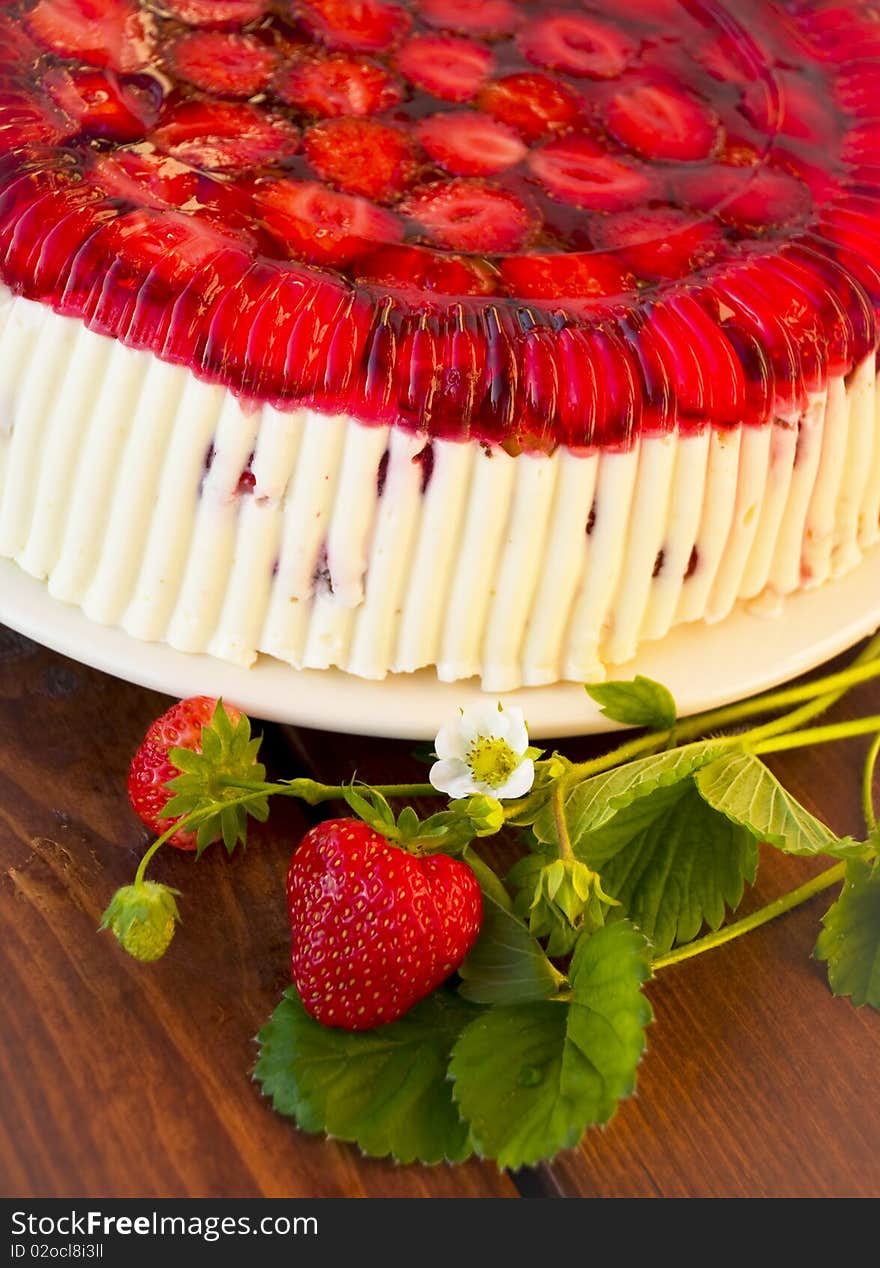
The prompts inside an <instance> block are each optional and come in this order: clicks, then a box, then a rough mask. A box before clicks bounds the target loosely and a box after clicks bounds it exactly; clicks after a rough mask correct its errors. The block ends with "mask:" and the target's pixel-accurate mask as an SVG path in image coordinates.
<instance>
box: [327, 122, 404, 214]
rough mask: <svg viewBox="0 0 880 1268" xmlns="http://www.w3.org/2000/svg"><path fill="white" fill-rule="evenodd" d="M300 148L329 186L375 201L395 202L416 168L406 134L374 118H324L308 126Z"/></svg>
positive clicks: (400, 129)
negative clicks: (320, 121) (312, 125)
mask: <svg viewBox="0 0 880 1268" xmlns="http://www.w3.org/2000/svg"><path fill="white" fill-rule="evenodd" d="M303 148H304V150H305V155H306V158H307V159H308V160H309V162H310V163H311V165H312V167H313V168H314V169H315V171H316V172H317V173H318V175H319V176H321V177H323V179H324V180H325V181H327V183H328V184H330V185H334V186H335V187H336V188H337V189H341V190H343V191H344V192H345V193H347V194H361V195H362V196H363V197H364V198H372V199H375V201H376V202H383V203H386V202H394V201H395V199H397V198H399V197H400V195H401V194H402V193H403V192H404V190H405V189H406V187H407V186H408V185H410V184H411V183H412V181H413V179H414V178H415V175H416V172H417V169H418V163H417V159H416V153H415V147H414V145H413V143H412V140H411V139H410V137H409V136H408V134H407V133H406V132H404V131H403V129H402V128H396V127H393V126H392V125H390V124H387V123H379V122H378V120H376V119H326V120H325V121H324V122H323V123H317V124H315V126H314V127H313V128H309V130H308V132H307V133H306V135H305V142H304V146H303Z"/></svg>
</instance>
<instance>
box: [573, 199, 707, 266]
mask: <svg viewBox="0 0 880 1268" xmlns="http://www.w3.org/2000/svg"><path fill="white" fill-rule="evenodd" d="M590 232H591V237H592V239H593V241H594V242H595V244H596V246H597V247H600V248H601V249H602V250H603V251H620V252H621V253H622V259H623V260H624V261H625V262H626V263H627V264H628V265H629V267H630V268H631V269H633V270H634V271H635V272H636V273H637V274H638V275H639V277H646V278H675V277H686V276H687V275H688V274H689V273H690V272H691V271H692V270H693V269H695V268H699V267H700V265H701V264H704V263H706V262H707V261H708V260H709V259H711V258H712V256H713V255H714V254H715V253H716V252H717V250H718V248H719V247H720V246H721V243H722V242H723V240H724V235H723V234H722V232H721V226H720V225H719V224H717V222H716V221H714V220H711V219H709V218H708V217H706V216H702V217H697V216H694V215H692V214H689V213H688V212H686V211H679V210H678V209H677V208H674V207H640V208H636V209H634V210H633V211H619V212H616V213H615V214H614V215H610V216H597V217H596V219H595V220H594V221H593V225H592V228H591V231H590Z"/></svg>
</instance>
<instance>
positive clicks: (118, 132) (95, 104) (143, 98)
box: [43, 66, 159, 141]
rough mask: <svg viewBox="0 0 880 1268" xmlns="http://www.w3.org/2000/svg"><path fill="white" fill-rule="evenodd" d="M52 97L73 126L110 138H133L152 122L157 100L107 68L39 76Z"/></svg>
mask: <svg viewBox="0 0 880 1268" xmlns="http://www.w3.org/2000/svg"><path fill="white" fill-rule="evenodd" d="M43 84H44V86H45V87H46V88H47V89H48V91H49V94H50V96H51V97H52V100H53V101H54V102H55V104H56V105H57V106H60V108H61V109H62V110H63V111H64V112H65V114H67V115H68V116H69V117H70V119H71V120H72V121H73V122H74V123H75V125H76V130H77V131H79V132H84V133H87V134H89V135H90V136H94V137H106V138H108V139H110V140H113V141H137V140H139V139H140V138H141V137H143V136H144V134H145V132H146V131H147V130H148V129H149V128H150V127H152V125H153V124H154V123H155V122H156V117H157V115H158V113H159V101H158V98H157V96H156V95H154V94H152V93H150V92H149V90H144V89H139V88H138V87H136V86H134V85H133V84H130V83H129V84H126V83H123V82H122V81H121V80H120V79H119V78H118V76H117V75H115V74H114V73H113V71H111V70H92V69H88V68H82V69H76V68H74V69H72V70H69V71H68V70H64V69H62V67H60V66H53V67H52V69H51V70H49V71H47V72H46V74H45V76H44V77H43Z"/></svg>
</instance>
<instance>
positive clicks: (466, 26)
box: [418, 0, 520, 39]
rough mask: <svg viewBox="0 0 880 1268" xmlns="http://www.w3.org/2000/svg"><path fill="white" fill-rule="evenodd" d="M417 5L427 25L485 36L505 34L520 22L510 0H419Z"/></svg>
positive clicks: (465, 33)
mask: <svg viewBox="0 0 880 1268" xmlns="http://www.w3.org/2000/svg"><path fill="white" fill-rule="evenodd" d="M418 7H419V16H420V17H421V18H422V19H423V21H425V22H427V23H428V25H429V26H433V27H436V28H437V29H438V30H440V31H455V32H456V33H460V34H461V35H477V36H482V37H483V38H484V39H491V38H492V37H493V36H501V35H508V34H509V33H510V32H511V31H513V30H515V29H516V27H517V26H518V25H519V22H520V13H519V10H518V9H517V7H516V5H515V4H513V3H511V0H418Z"/></svg>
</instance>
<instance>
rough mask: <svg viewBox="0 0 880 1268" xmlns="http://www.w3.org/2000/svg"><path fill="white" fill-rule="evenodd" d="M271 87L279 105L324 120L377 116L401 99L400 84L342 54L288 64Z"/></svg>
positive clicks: (380, 69) (380, 70)
mask: <svg viewBox="0 0 880 1268" xmlns="http://www.w3.org/2000/svg"><path fill="white" fill-rule="evenodd" d="M273 86H274V88H275V91H276V92H277V93H278V96H279V97H280V98H281V99H282V101H286V102H289V104H290V105H292V106H297V107H298V108H299V109H300V110H305V111H307V112H308V113H309V114H316V115H321V116H322V117H323V118H325V119H330V118H335V117H337V116H338V115H371V114H379V113H380V112H381V111H383V110H390V109H391V108H392V107H393V106H396V105H397V104H398V102H400V101H401V99H402V97H403V91H402V89H401V86H400V84H399V83H398V82H397V81H396V80H395V79H393V78H392V76H391V75H390V74H389V73H388V71H387V70H385V68H384V67H383V66H380V65H379V64H378V62H371V61H369V60H368V59H367V58H365V57H361V58H354V57H346V56H345V55H344V54H342V53H330V54H327V55H326V56H325V57H310V58H303V59H302V60H301V61H295V62H289V63H287V64H286V65H284V66H282V68H281V69H280V70H279V71H278V73H277V74H276V76H275V80H274V85H273Z"/></svg>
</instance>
